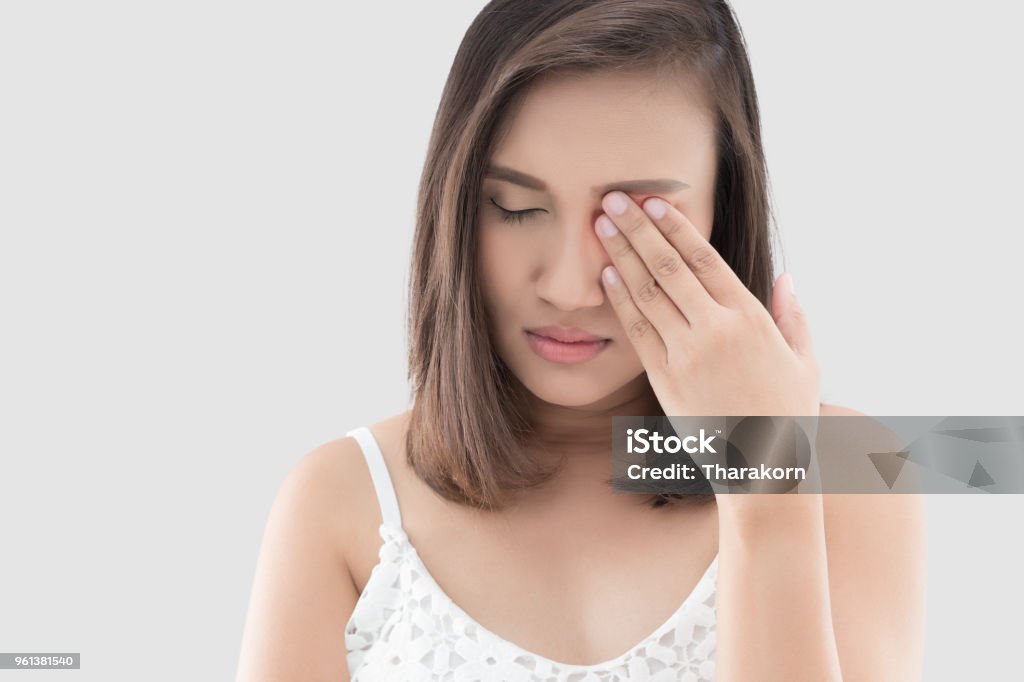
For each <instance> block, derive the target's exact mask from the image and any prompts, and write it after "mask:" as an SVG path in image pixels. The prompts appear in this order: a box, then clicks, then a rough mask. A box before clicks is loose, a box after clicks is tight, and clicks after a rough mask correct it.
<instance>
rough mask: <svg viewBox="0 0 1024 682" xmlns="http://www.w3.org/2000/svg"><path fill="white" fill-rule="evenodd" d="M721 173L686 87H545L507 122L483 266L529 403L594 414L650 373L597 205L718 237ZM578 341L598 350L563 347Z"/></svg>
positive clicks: (586, 77)
mask: <svg viewBox="0 0 1024 682" xmlns="http://www.w3.org/2000/svg"><path fill="white" fill-rule="evenodd" d="M715 163H716V148H715V130H714V120H713V118H712V116H711V114H710V112H709V111H708V110H707V109H706V107H705V104H704V101H703V99H702V97H701V95H700V93H699V91H698V89H697V88H694V87H692V86H687V85H685V84H684V83H683V82H680V80H679V79H674V80H671V81H670V80H658V79H657V78H656V77H655V76H654V75H652V74H646V73H637V72H634V73H621V72H599V73H591V74H576V75H572V76H568V77H567V76H559V77H556V78H551V77H549V78H547V79H543V80H541V81H538V82H536V83H534V84H533V85H532V87H531V88H530V90H529V92H527V93H526V94H525V95H524V97H523V99H522V100H521V102H520V103H519V106H518V107H517V108H516V109H515V110H513V111H511V112H510V113H509V115H508V119H507V120H506V121H505V122H504V127H503V129H502V131H501V132H500V134H499V137H498V139H497V141H496V146H495V151H494V153H493V155H492V156H491V158H490V170H489V172H488V173H487V177H486V178H485V180H484V183H483V192H482V194H481V196H480V202H479V207H480V208H479V218H478V219H479V222H478V224H479V228H480V252H479V256H480V265H481V268H482V275H481V277H482V282H483V287H484V299H485V303H486V306H487V309H488V313H489V317H490V320H491V324H492V328H491V330H490V331H491V335H492V339H493V342H494V344H495V348H496V350H497V352H498V354H499V355H500V357H501V358H502V359H503V360H504V361H505V363H506V364H507V365H508V366H509V368H510V369H511V370H512V372H513V373H514V374H515V375H516V376H517V377H518V378H519V380H520V381H521V382H522V383H523V384H524V385H525V386H526V387H527V388H528V389H529V390H530V391H531V392H532V393H533V394H534V395H535V396H537V397H538V398H540V399H541V400H544V401H547V402H549V403H553V404H556V405H562V406H586V405H590V404H592V403H595V402H597V401H599V400H601V399H602V398H604V397H606V396H609V395H610V394H612V393H614V392H615V391H617V390H619V389H621V388H623V387H624V386H626V384H628V383H630V382H631V381H633V380H635V379H637V378H638V377H639V375H640V374H642V373H643V372H644V368H643V365H642V364H641V363H640V358H639V357H638V356H637V354H636V352H635V351H634V350H633V347H632V345H631V344H630V341H629V339H628V338H627V336H626V332H625V330H624V329H623V328H622V325H621V324H620V322H619V319H618V317H616V315H615V312H614V311H613V309H612V307H611V304H610V303H609V302H608V300H607V298H606V297H605V294H604V290H603V289H602V287H601V280H600V276H601V270H602V268H604V267H605V266H606V265H609V264H611V258H610V257H609V256H608V254H607V253H606V252H605V251H604V248H603V247H602V245H601V242H600V241H599V239H598V237H597V235H596V234H595V232H594V222H595V221H596V220H597V218H598V216H600V215H601V214H602V213H603V210H602V208H601V198H602V197H603V196H604V195H605V194H606V193H607V192H609V191H611V190H614V189H619V190H622V191H625V192H626V193H627V194H628V195H629V196H631V197H632V198H633V199H634V200H635V201H637V202H642V201H643V200H644V199H646V198H647V197H650V196H660V197H662V198H664V199H665V200H667V201H669V202H670V203H672V204H673V205H674V206H676V207H677V208H678V209H679V210H680V211H682V213H683V214H685V215H686V216H687V217H688V218H689V219H690V221H691V222H692V223H693V224H694V225H695V226H696V227H697V229H698V230H699V231H700V232H701V234H703V235H704V237H705V238H707V239H710V236H711V227H712V220H713V215H714V203H713V202H714V191H715V188H714V180H715ZM644 180H658V181H659V182H660V183H661V186H655V187H645V186H642V183H638V182H637V181H644ZM662 181H669V182H668V183H664V182H662ZM503 209H504V210H503ZM505 211H509V212H524V211H526V212H527V213H519V214H518V215H508V214H506V213H505ZM550 335H554V337H561V339H560V340H559V339H558V338H552V337H551V336H550ZM584 336H585V337H586V338H596V339H601V341H597V342H591V343H587V342H577V343H565V341H572V340H574V339H576V338H580V337H584Z"/></svg>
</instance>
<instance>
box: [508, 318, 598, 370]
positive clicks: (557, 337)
mask: <svg viewBox="0 0 1024 682" xmlns="http://www.w3.org/2000/svg"><path fill="white" fill-rule="evenodd" d="M525 333H526V339H527V341H528V342H529V344H530V348H531V349H532V350H533V352H534V353H536V354H537V355H539V356H540V357H542V358H544V359H545V360H547V361H549V362H557V363H559V364H565V365H573V364H577V363H580V362H587V361H588V360H592V359H594V358H595V357H597V355H598V354H599V353H600V352H601V351H603V350H604V349H605V347H607V346H608V344H609V343H611V339H607V338H604V337H601V336H595V335H594V334H591V333H589V332H586V331H583V330H582V329H577V328H575V327H538V328H536V329H527V330H525Z"/></svg>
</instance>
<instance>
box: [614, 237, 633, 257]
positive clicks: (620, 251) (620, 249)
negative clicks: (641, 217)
mask: <svg viewBox="0 0 1024 682" xmlns="http://www.w3.org/2000/svg"><path fill="white" fill-rule="evenodd" d="M614 251H615V253H614V256H615V258H625V257H627V256H631V255H633V254H634V253H636V249H634V248H633V245H632V244H630V243H629V240H628V239H623V240H622V241H621V242H620V243H619V244H617V245H616V246H615V247H614Z"/></svg>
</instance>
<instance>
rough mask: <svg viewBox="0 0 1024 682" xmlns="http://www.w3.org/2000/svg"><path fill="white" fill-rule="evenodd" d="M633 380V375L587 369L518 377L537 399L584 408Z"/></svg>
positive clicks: (537, 373)
mask: <svg viewBox="0 0 1024 682" xmlns="http://www.w3.org/2000/svg"><path fill="white" fill-rule="evenodd" d="M633 379H635V374H630V373H626V374H624V375H623V376H622V377H617V376H610V375H607V374H603V373H601V372H590V373H586V374H581V375H580V376H573V377H567V376H565V375H564V374H561V373H559V372H545V373H541V372H534V373H531V374H530V375H528V376H520V381H521V382H522V383H523V385H524V386H526V388H527V390H529V391H530V393H532V394H533V395H534V396H536V397H537V398H538V399H540V400H543V401H544V402H546V403H550V404H552V405H559V406H561V407H587V406H588V405H593V404H595V403H598V402H600V401H601V400H602V399H604V398H607V397H608V396H610V395H612V394H613V393H615V392H616V391H618V390H619V389H621V388H622V387H623V386H624V385H626V384H627V383H629V382H630V380H633Z"/></svg>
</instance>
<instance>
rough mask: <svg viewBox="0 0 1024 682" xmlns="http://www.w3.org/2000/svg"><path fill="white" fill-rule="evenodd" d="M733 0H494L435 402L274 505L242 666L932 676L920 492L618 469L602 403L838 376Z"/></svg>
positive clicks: (672, 405) (439, 250)
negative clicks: (849, 491) (797, 489)
mask: <svg viewBox="0 0 1024 682" xmlns="http://www.w3.org/2000/svg"><path fill="white" fill-rule="evenodd" d="M759 125H760V123H759V115H758V107H757V98H756V95H755V90H754V85H753V82H752V79H751V74H750V68H749V63H748V59H747V56H746V53H745V48H744V42H743V39H742V36H741V33H740V31H739V28H738V26H737V24H736V23H735V19H734V17H733V14H732V11H731V10H730V8H729V7H728V6H727V5H726V4H725V3H724V2H714V1H704V0H597V1H593V2H579V1H576V0H548V1H536V0H496V1H495V2H491V3H490V4H488V5H487V7H485V8H484V10H483V11H482V12H481V13H480V15H479V16H478V17H477V19H476V20H475V21H474V23H473V25H472V26H471V27H470V28H469V30H468V32H467V34H466V36H465V38H464V40H463V43H462V45H461V47H460V49H459V52H458V54H457V56H456V58H455V63H454V65H453V68H452V71H451V74H450V76H449V79H448V83H447V85H446V87H445V90H444V93H443V96H442V101H441V104H440V108H439V111H438V115H437V119H436V121H435V126H434V130H433V135H432V138H431V143H430V148H429V151H428V156H427V160H426V165H425V169H424V174H423V177H422V182H421V187H420V200H419V211H418V221H417V230H416V236H415V251H414V257H413V273H412V278H411V282H410V287H411V292H410V294H411V295H410V299H411V300H410V303H411V306H410V318H409V322H410V335H411V338H410V377H411V379H412V385H413V391H414V405H413V408H412V409H411V410H410V411H409V412H407V413H404V414H401V415H397V416H395V417H392V418H390V419H387V420H384V421H381V422H379V423H377V424H373V425H372V426H371V427H370V428H368V429H363V428H361V429H355V430H353V431H351V432H349V434H348V435H347V437H345V438H339V439H337V440H335V441H332V442H330V443H327V444H325V445H323V446H321V447H319V448H317V449H316V450H315V451H313V452H312V453H310V454H309V455H307V456H306V457H305V458H304V459H303V460H302V461H301V463H300V464H299V465H298V466H297V467H296V469H295V470H294V471H293V472H292V473H291V474H290V475H289V477H288V479H287V480H286V482H285V483H284V485H283V486H282V489H281V491H280V492H279V494H278V498H277V500H276V501H275V504H274V507H273V510H272V513H271V516H270V519H269V522H268V526H267V530H266V536H265V540H264V544H263V548H262V551H261V557H260V560H259V567H258V570H257V575H256V580H255V584H254V588H253V595H252V604H251V606H250V612H249V617H248V622H247V626H246V634H245V637H244V642H243V650H242V658H241V662H240V668H239V676H238V679H239V680H245V681H247V682H248V681H253V680H285V679H286V680H342V679H348V678H350V679H352V680H428V679H438V680H442V679H443V680H460V681H461V680H625V679H631V680H632V679H649V680H695V681H696V680H840V679H843V680H861V679H864V680H911V679H917V678H919V676H920V670H921V660H920V658H921V651H922V638H923V612H924V606H923V604H924V601H923V577H924V545H923V542H924V540H923V530H922V528H923V525H922V524H923V520H922V511H921V505H920V501H919V499H918V498H916V497H910V496H894V495H882V496H868V495H865V496H837V495H832V496H828V495H826V496H821V495H807V494H800V495H719V496H717V497H716V495H714V494H712V493H710V492H705V493H704V494H693V495H666V494H662V495H656V496H654V497H653V498H650V499H645V498H643V497H641V496H638V495H614V494H612V491H611V489H610V487H609V486H608V484H607V478H608V470H609V462H610V456H611V438H610V435H611V417H612V415H660V414H668V415H674V414H675V415H687V414H693V415H754V414H757V415H817V414H821V415H842V414H859V413H857V412H854V411H853V410H848V409H845V408H841V407H837V406H831V405H821V404H820V403H819V402H818V398H819V395H818V391H819V372H818V368H817V362H816V360H815V352H814V347H813V343H812V339H811V335H810V330H809V326H808V323H807V320H806V319H805V317H804V315H803V312H802V310H801V308H800V305H799V303H798V302H797V301H796V299H795V298H794V297H793V295H792V280H791V278H790V277H789V276H788V275H783V276H782V277H780V278H779V280H778V281H775V282H774V284H773V280H774V277H773V274H772V267H771V264H772V258H771V255H772V254H771V248H770V239H769V237H770V235H769V228H768V225H769V206H768V191H767V177H766V171H765V162H764V156H763V152H762V148H761V141H760V130H759Z"/></svg>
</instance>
